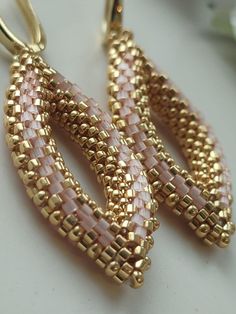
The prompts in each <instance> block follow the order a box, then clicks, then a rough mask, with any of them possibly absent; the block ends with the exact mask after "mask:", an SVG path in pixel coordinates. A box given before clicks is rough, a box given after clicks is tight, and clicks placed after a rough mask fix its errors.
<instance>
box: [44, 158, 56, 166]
mask: <svg viewBox="0 0 236 314" xmlns="http://www.w3.org/2000/svg"><path fill="white" fill-rule="evenodd" d="M40 161H41V163H42V165H47V166H52V165H54V163H55V159H54V158H53V157H52V156H50V155H49V156H45V157H43V158H42V159H40Z"/></svg>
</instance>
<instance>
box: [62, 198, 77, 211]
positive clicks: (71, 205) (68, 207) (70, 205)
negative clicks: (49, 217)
mask: <svg viewBox="0 0 236 314" xmlns="http://www.w3.org/2000/svg"><path fill="white" fill-rule="evenodd" d="M62 208H63V210H64V211H65V213H66V214H71V213H72V212H74V211H76V210H77V206H76V203H75V202H74V201H73V200H68V201H67V202H65V203H64V204H63V205H62Z"/></svg>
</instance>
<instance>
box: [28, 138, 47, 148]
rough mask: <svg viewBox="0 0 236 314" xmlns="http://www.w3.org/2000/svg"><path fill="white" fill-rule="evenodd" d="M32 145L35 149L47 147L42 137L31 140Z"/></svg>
mask: <svg viewBox="0 0 236 314" xmlns="http://www.w3.org/2000/svg"><path fill="white" fill-rule="evenodd" d="M31 143H32V145H33V146H34V147H43V146H45V145H46V142H45V141H44V139H43V138H42V137H36V138H33V139H32V140H31Z"/></svg>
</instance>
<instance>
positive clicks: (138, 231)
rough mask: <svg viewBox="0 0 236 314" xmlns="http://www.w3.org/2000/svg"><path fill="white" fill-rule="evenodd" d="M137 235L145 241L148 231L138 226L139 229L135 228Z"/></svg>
mask: <svg viewBox="0 0 236 314" xmlns="http://www.w3.org/2000/svg"><path fill="white" fill-rule="evenodd" d="M135 233H136V234H137V235H139V236H140V237H141V238H142V239H145V237H146V234H147V231H146V229H145V228H144V227H140V226H138V227H137V228H135Z"/></svg>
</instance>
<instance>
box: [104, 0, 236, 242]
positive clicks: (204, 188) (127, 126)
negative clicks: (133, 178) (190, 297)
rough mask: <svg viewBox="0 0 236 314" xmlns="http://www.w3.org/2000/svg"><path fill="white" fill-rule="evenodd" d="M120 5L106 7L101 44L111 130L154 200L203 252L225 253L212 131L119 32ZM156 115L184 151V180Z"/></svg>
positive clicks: (220, 161) (223, 189)
mask: <svg viewBox="0 0 236 314" xmlns="http://www.w3.org/2000/svg"><path fill="white" fill-rule="evenodd" d="M122 11H123V1H121V0H116V1H115V0H114V1H109V0H107V1H106V18H105V23H104V32H105V44H106V48H107V50H108V59H109V71H108V72H109V86H108V93H109V105H110V108H111V111H112V117H113V122H114V124H115V125H116V126H117V128H118V130H119V131H120V134H121V135H122V136H126V141H127V143H129V147H130V148H132V149H133V151H134V152H135V154H136V156H137V157H138V158H139V160H140V161H141V162H142V164H143V165H144V166H145V168H146V170H147V174H148V179H149V183H151V184H152V187H153V189H154V194H155V198H156V200H157V201H158V202H159V203H162V204H165V207H168V208H169V209H170V210H171V211H172V212H174V213H175V214H176V215H178V216H181V217H183V218H184V219H185V221H186V222H187V224H188V225H189V226H190V227H191V229H192V230H193V231H194V232H195V233H196V235H197V236H198V237H200V238H201V239H203V241H204V242H205V243H207V244H208V245H212V244H216V245H218V246H219V247H226V246H227V245H228V244H229V242H230V236H231V235H232V234H233V233H234V231H235V225H234V224H233V223H232V221H231V213H232V210H231V204H232V195H231V183H230V176H229V171H228V169H227V167H226V165H225V162H224V157H223V155H222V151H221V149H220V146H219V144H218V142H217V140H216V139H215V137H214V135H212V131H211V129H210V128H209V127H208V126H207V125H206V124H205V122H204V121H203V119H202V118H201V117H200V115H199V114H198V113H197V112H196V111H194V110H193V108H192V106H191V105H190V104H189V103H188V101H187V100H186V99H185V98H184V97H183V96H182V94H181V93H180V92H178V91H177V90H176V89H175V88H173V87H172V85H171V83H170V82H169V81H168V79H167V78H166V77H165V76H164V75H162V74H161V73H159V71H158V70H157V69H156V68H155V67H154V65H153V64H152V63H151V62H150V61H149V60H148V59H147V58H146V56H145V55H144V53H143V51H142V50H141V49H140V48H139V47H138V46H137V45H136V44H135V42H134V40H133V35H132V33H131V32H129V31H126V30H124V29H123V28H122ZM150 108H151V109H152V110H153V111H154V112H155V113H157V115H158V118H160V119H161V120H162V121H163V122H164V123H166V125H167V126H168V128H169V129H170V130H171V132H172V134H173V135H174V136H175V138H176V140H177V142H178V144H179V145H180V148H181V150H182V151H183V153H184V155H185V157H186V159H187V162H188V165H189V168H190V171H191V175H190V174H189V173H188V172H187V171H185V170H183V169H181V168H180V167H179V166H178V165H177V164H176V163H175V161H174V159H173V158H172V157H171V156H170V154H169V153H168V152H167V150H166V149H165V147H164V145H163V143H162V141H161V139H160V138H159V137H158V135H157V130H156V128H155V126H154V124H153V123H152V121H151V114H150Z"/></svg>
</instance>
